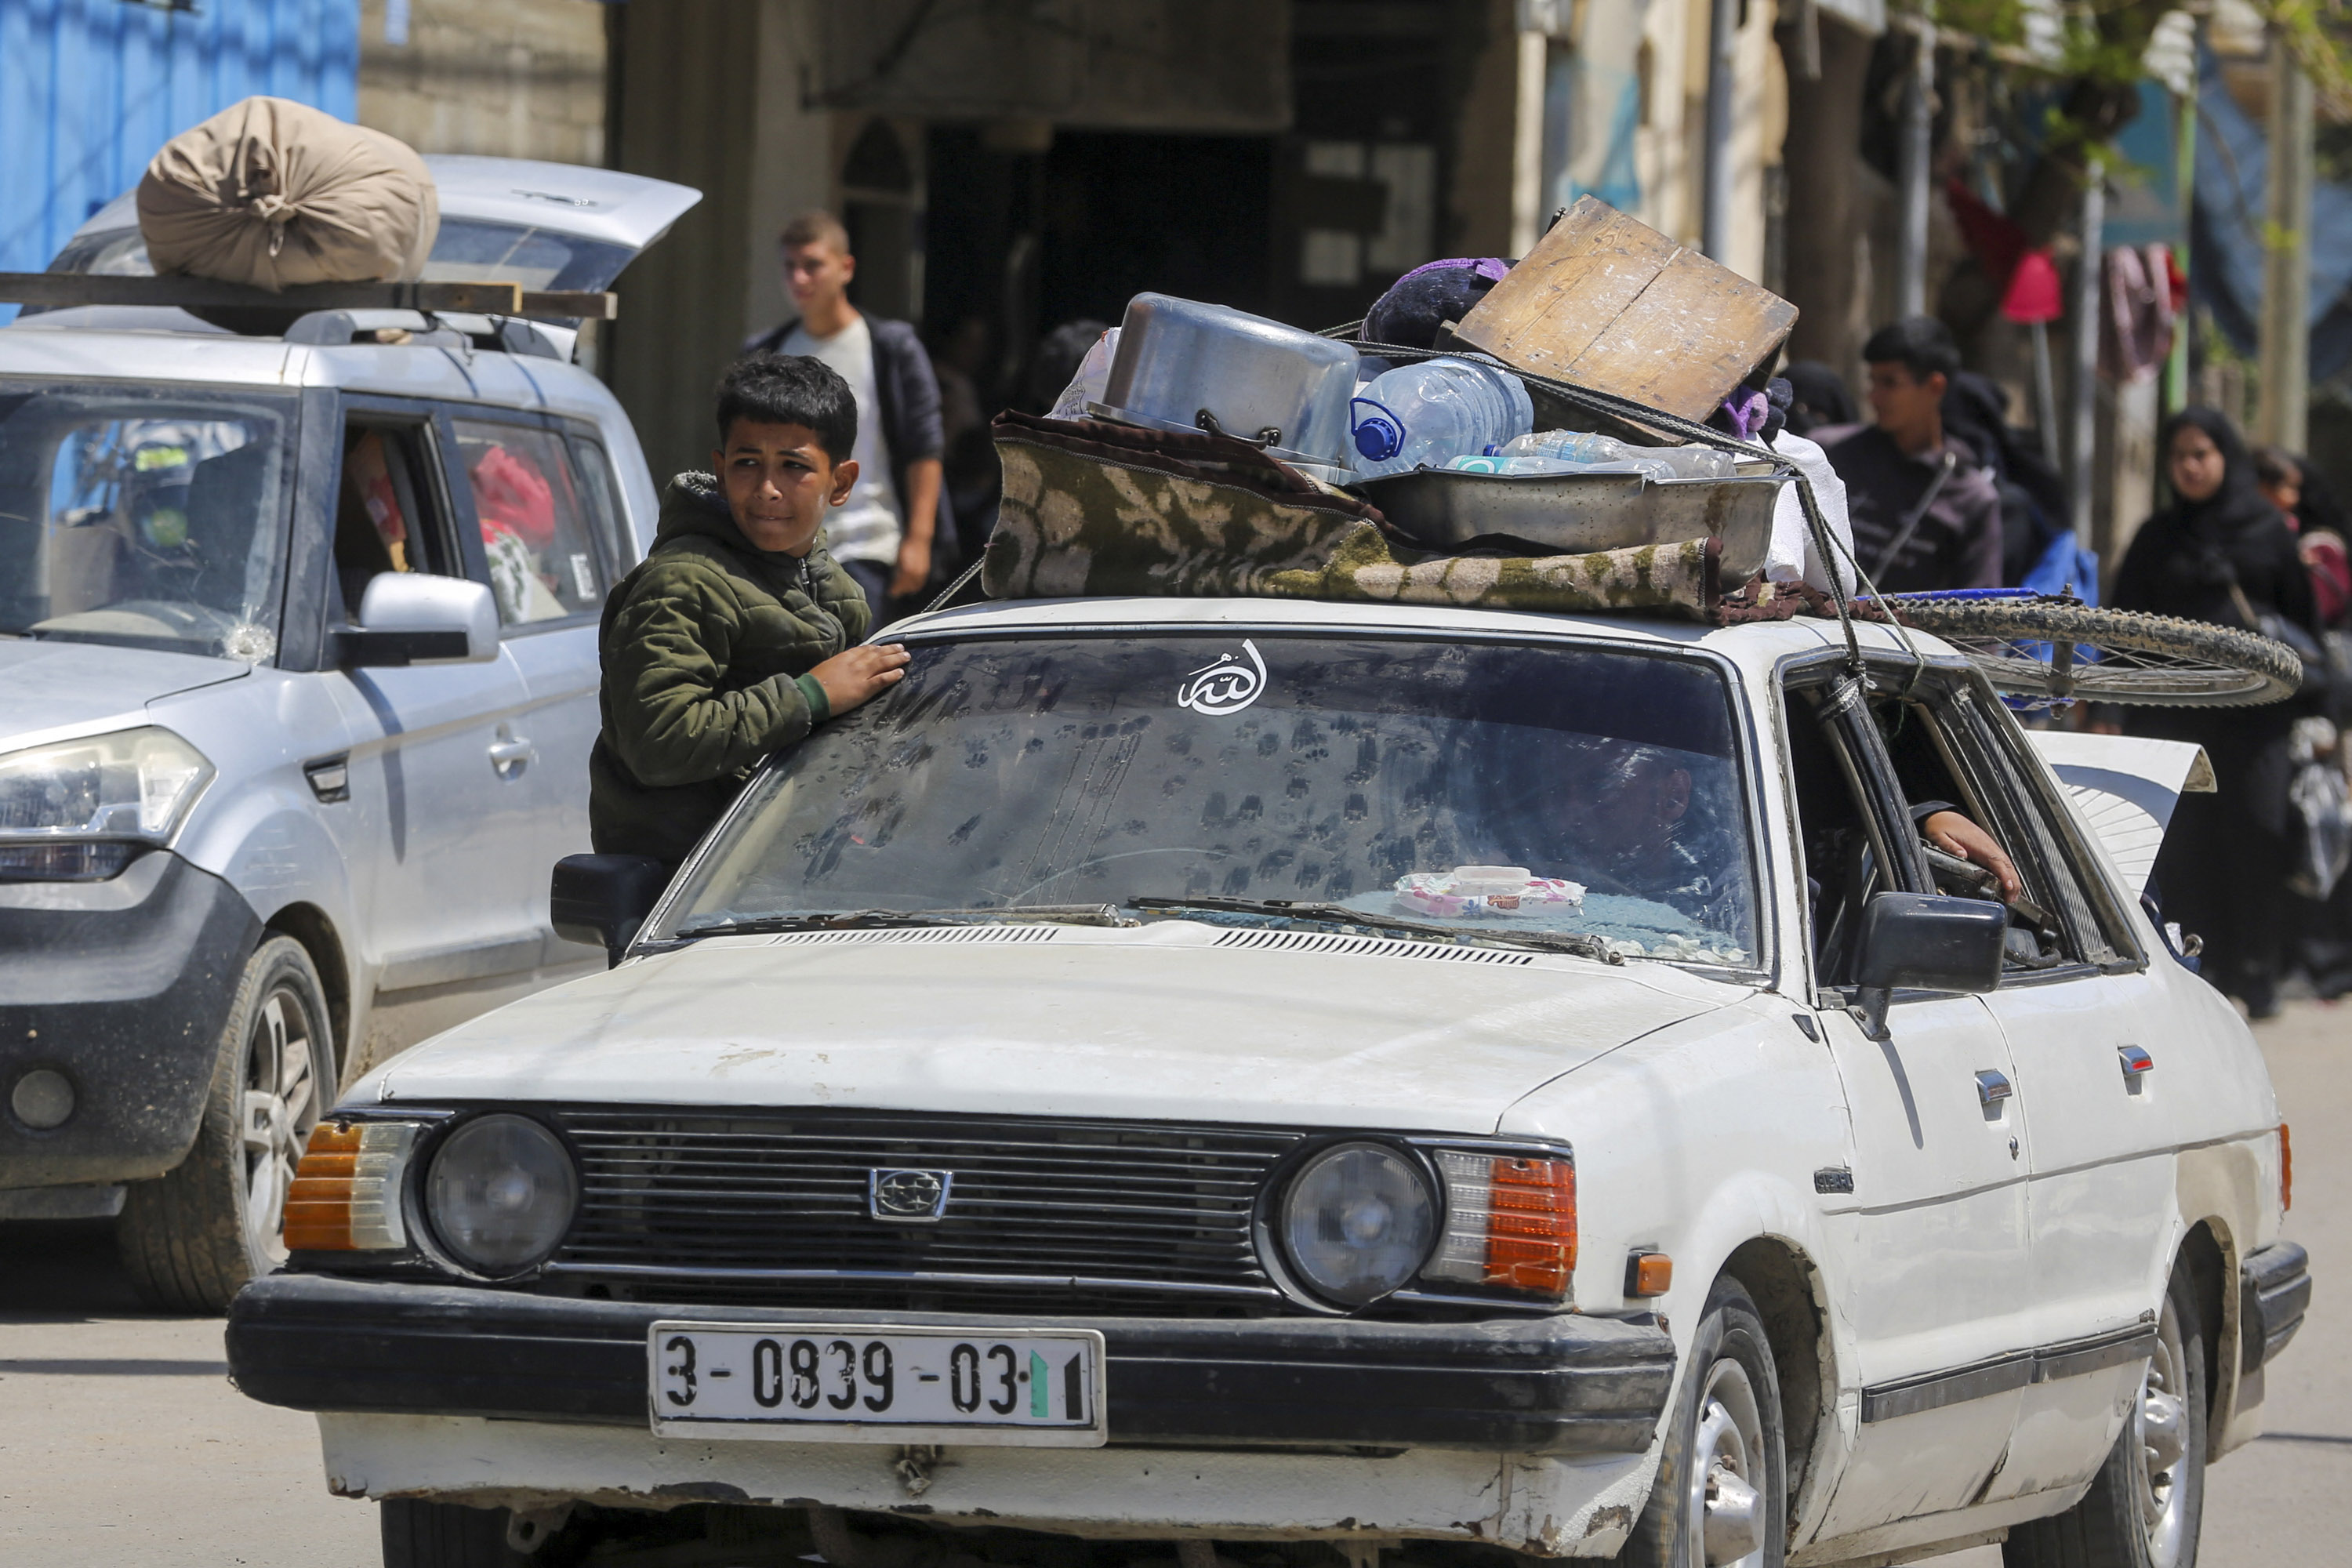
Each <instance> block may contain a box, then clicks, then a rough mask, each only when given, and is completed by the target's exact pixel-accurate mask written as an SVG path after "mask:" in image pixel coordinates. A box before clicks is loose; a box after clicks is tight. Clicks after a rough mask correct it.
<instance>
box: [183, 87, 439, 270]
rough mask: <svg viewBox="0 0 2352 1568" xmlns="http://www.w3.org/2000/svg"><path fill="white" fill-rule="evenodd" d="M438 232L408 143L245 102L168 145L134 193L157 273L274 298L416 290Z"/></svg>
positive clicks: (284, 103)
mask: <svg viewBox="0 0 2352 1568" xmlns="http://www.w3.org/2000/svg"><path fill="white" fill-rule="evenodd" d="M440 230H441V204H440V199H439V197H438V196H437V195H436V194H435V192H434V189H433V176H432V174H430V173H429V172H428V171H427V170H426V169H425V160H423V159H422V158H419V157H418V156H417V155H416V153H415V152H414V151H413V150H411V149H410V148H409V146H408V145H407V143H405V142H400V141H396V140H394V138H392V137H390V136H386V135H385V134H383V132H380V131H370V130H368V129H367V128H366V127H364V126H360V125H352V124H348V123H346V122H345V121H341V120H338V119H336V118H335V117H334V116H333V115H331V114H327V113H324V112H322V111H320V110H316V109H312V108H310V106H309V105H307V104H300V103H294V102H291V101H289V100H286V99H283V98H248V99H247V100H245V101H244V102H242V103H235V104H231V105H230V106H229V107H228V108H226V109H224V110H221V111H220V112H219V113H218V114H215V115H214V116H213V117H212V118H211V119H210V120H207V121H205V122H204V123H203V124H202V125H199V126H196V127H195V128H194V129H193V130H190V131H185V132H182V133H181V134H179V135H177V136H174V137H173V138H172V140H170V141H169V142H165V143H163V151H162V152H160V153H156V154H155V161H154V162H153V163H150V164H148V165H147V174H146V176H145V177H144V178H143V179H142V180H141V181H140V182H139V232H140V233H141V234H142V235H144V236H145V237H146V239H147V255H148V258H149V259H150V260H151V261H152V262H153V263H154V266H155V270H156V271H157V272H158V273H173V272H178V273H193V274H194V275H195V276H196V277H199V278H216V279H222V280H224V281H226V282H231V283H251V284H257V285H258V286H259V287H261V288H264V289H270V290H272V291H273V292H274V291H275V290H277V289H284V288H288V287H289V286H291V285H295V284H300V283H330V282H337V283H362V282H373V281H377V280H383V279H413V278H416V277H418V276H420V275H422V273H423V272H424V270H425V257H426V256H427V255H429V254H430V253H431V251H432V249H433V241H434V238H435V237H436V236H437V235H438V234H439V233H440Z"/></svg>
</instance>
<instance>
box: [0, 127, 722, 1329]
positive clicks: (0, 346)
mask: <svg viewBox="0 0 2352 1568" xmlns="http://www.w3.org/2000/svg"><path fill="white" fill-rule="evenodd" d="M427 162H428V163H431V164H432V165H433V166H434V171H435V174H436V179H437V181H438V183H439V185H440V196H441V207H442V213H443V222H442V227H441V234H440V239H439V242H438V244H437V245H436V248H435V251H434V259H433V262H432V264H431V266H430V267H429V268H428V272H427V277H428V278H441V279H452V278H456V279H490V280H499V281H511V282H517V283H520V284H521V285H522V287H524V288H525V289H584V290H594V289H603V288H604V287H605V286H606V285H607V284H608V283H609V282H610V281H611V280H612V279H613V277H614V274H616V273H618V272H619V271H620V270H621V268H623V267H625V265H626V264H627V263H628V261H629V259H630V258H632V257H633V256H635V254H636V252H637V251H638V250H640V249H642V248H643V247H645V246H646V245H649V244H651V243H652V242H653V241H654V240H655V239H656V238H658V237H660V236H661V235H662V234H663V233H664V232H665V231H666V230H667V228H668V227H669V226H670V224H671V223H672V222H674V221H675V220H676V219H677V216H679V214H681V213H683V212H684V211H685V210H686V209H687V208H688V207H689V206H691V205H693V204H694V203H695V202H696V201H697V200H698V199H699V198H698V194H697V193H696V192H693V191H690V190H688V189H686V188H684V187H682V186H677V185H671V184H664V183H662V182H659V181H654V180H646V179H642V178H638V177H635V176H633V175H626V174H615V173H613V172H610V171H606V170H599V169H587V168H574V167H568V166H563V165H555V164H546V163H521V162H517V161H511V160H503V159H482V158H446V159H429V160H427ZM51 270H52V271H69V272H111V273H138V272H145V271H147V270H149V268H148V266H147V263H146V257H145V252H144V248H143V247H142V245H141V243H140V241H139V235H138V230H137V228H136V226H135V219H134V217H133V216H132V214H131V208H130V202H129V198H128V197H125V198H123V199H121V200H120V201H117V202H115V203H113V204H110V205H109V206H108V207H106V208H104V209H102V210H101V211H100V212H99V213H98V214H97V215H95V216H93V217H92V218H91V219H90V221H89V224H87V225H86V226H84V228H83V230H82V232H81V233H80V234H78V235H77V236H76V237H74V239H73V240H72V241H71V242H70V243H69V244H68V247H66V249H65V250H64V251H63V252H61V253H60V254H59V256H58V260H57V261H56V262H55V263H54V264H53V265H52V268H51ZM215 319H217V320H227V321H229V324H230V325H233V326H237V327H241V328H244V329H246V330H243V331H229V330H227V329H226V327H224V326H222V325H218V324H215V323H214V321H206V320H202V319H199V318H198V317H197V316H196V315H193V314H190V313H188V312H186V311H184V310H177V309H167V308H159V307H153V306H142V307H137V308H124V307H100V306H87V307H76V308H71V309H63V310H47V311H42V312H38V313H32V312H27V313H26V315H24V316H23V317H20V318H19V319H18V320H17V321H16V322H14V323H13V324H11V325H9V326H7V327H5V329H0V1218H45V1217H46V1218H73V1217H90V1216H100V1215H120V1216H121V1217H120V1219H119V1221H118V1235H119V1237H120V1238H121V1252H122V1256H123V1258H124V1261H125V1263H126V1265H127V1266H128V1268H129V1269H130V1271H131V1275H132V1277H133V1279H135V1280H136V1281H137V1282H138V1284H139V1285H140V1287H141V1288H142V1290H143V1291H144V1292H145V1293H146V1294H147V1295H148V1296H150V1297H151V1298H152V1299H153V1300H155V1301H157V1302H158V1303H160V1304H163V1305H166V1306H171V1307H175V1308H180V1309H184V1310H188V1309H198V1310H217V1309H219V1308H221V1307H224V1306H226V1303H227V1301H228V1299H229V1298H230V1297H231V1296H232V1295H234V1294H235V1293H236V1289H237V1287H238V1286H240V1285H242V1284H243V1283H244V1282H245V1281H246V1279H248V1278H249V1277H251V1276H253V1275H255V1274H258V1273H264V1272H267V1271H268V1269H269V1268H271V1267H273V1266H274V1264H275V1262H276V1261H277V1260H278V1259H280V1258H283V1256H284V1253H283V1248H282V1246H281V1244H280V1240H279V1232H280V1227H281V1223H282V1212H283V1208H284V1205H285V1202H286V1197H287V1191H288V1187H289V1184H290V1181H291V1178H292V1175H293V1172H294V1166H295V1163H296V1162H297V1160H298V1159H299V1157H300V1153H301V1151H302V1148H303V1144H304V1142H305V1140H306V1139H307V1138H308V1137H309V1135H310V1129H311V1127H312V1126H313V1125H314V1124H315V1123H316V1122H317V1121H318V1118H319V1113H320V1109H321V1108H322V1107H324V1106H327V1105H330V1104H331V1103H332V1102H333V1100H334V1099H335V1096H336V1092H337V1089H338V1087H339V1086H340V1085H341V1083H343V1082H344V1081H347V1080H348V1079H352V1078H353V1077H355V1076H357V1075H358V1074H359V1073H362V1072H363V1071H365V1070H366V1069H367V1068H369V1067H371V1066H372V1065H373V1064H375V1063H377V1062H381V1061H383V1059H384V1058H387V1057H389V1056H391V1055H392V1054H394V1052H397V1051H399V1050H401V1049H402V1048H403V1047H405V1046H407V1045H409V1044H411V1043H413V1042H414V1041H415V1040H418V1039H420V1038H422V1037H425V1036H426V1035H428V1034H431V1033H434V1032H436V1031H437V1030H439V1029H442V1028H445V1027H446V1026H450V1025H452V1024H455V1023H457V1022H459V1021H461V1020H463V1019H465V1018H467V1017H469V1016H472V1015H474V1014H476V1013H478V1012H480V1011H482V1010H484V1009H486V1008H488V1007H490V1006H493V1005H499V1004H500V1003H503V1002H506V1001H508V1000H510V999H512V998H514V997H517V996H520V995H522V994H526V993H528V992H530V991H533V990H535V989H538V988H539V987H541V986H543V985H547V984H551V983H553V982H554V981H556V980H559V979H562V978H565V977H567V976H569V975H571V974H573V973H579V972H580V971H582V970H584V969H591V968H595V967H599V966H601V964H602V963H603V955H602V954H601V953H599V952H595V951H594V950H593V949H589V948H583V947H580V946H577V945H574V944H572V943H570V942H563V941H562V940H561V939H559V938H558V937H557V936H556V935H555V933H554V931H553V930H552V928H551V925H550V923H549V919H548V891H547V889H548V868H549V867H550V866H551V865H552V864H553V862H554V861H555V860H556V859H557V858H560V857H562V856H563V855H566V854H569V853H572V852H574V851H577V850H583V849H585V848H586V847H588V824H587V805H588V802H587V782H586V781H587V760H588V750H589V746H590V744H591V743H592V742H593V740H594V738H595V734H596V729H597V722H598V720H597V708H596V686H597V658H596V623H597V616H598V613H599V611H600V610H601V608H602V606H603V604H604V595H605V592H606V590H607V589H608V588H609V586H610V585H611V584H613V583H614V581H616V580H617V579H618V578H619V576H620V575H621V574H623V573H624V572H625V571H626V570H627V569H628V568H629V567H630V565H631V564H633V563H635V561H636V560H637V559H638V558H639V557H640V555H641V554H642V552H643V551H644V549H645V547H646V544H648V543H649V542H650V541H651V539H652V534H653V527H654V514H655V494H654V489H653V485H652V483H651V480H650V479H649V478H648V476H647V474H646V464H645V459H644V457H643V456H642V454H641V453H640V452H639V450H638V447H637V442H636V438H635V434H634V433H633V432H632V431H631V429H630V427H629V423H628V420H627V418H626V416H625V415H624V414H623V413H622V411H621V408H620V405H618V404H617V403H615V402H614V399H613V396H612V395H611V394H610V393H609V392H607V391H606V390H605V388H604V385H603V384H600V383H599V382H598V381H597V380H596V379H595V378H594V377H593V375H591V374H589V373H588V372H587V371H586V370H584V369H583V368H582V367H580V366H579V365H577V364H576V363H573V360H574V357H575V355H574V348H575V342H574V339H575V334H574V332H573V331H572V330H571V329H570V328H569V327H568V326H565V325H551V324H546V323H538V322H525V321H514V320H509V319H505V318H486V317H452V316H447V315H437V316H433V317H427V316H425V315H420V314H417V313H415V312H410V311H394V310H373V311H352V310H331V311H315V312H312V313H310V314H307V315H302V316H299V318H292V319H288V320H280V321H275V322H271V323H269V324H268V325H269V329H270V330H269V331H268V332H267V334H266V335H264V334H263V333H257V332H256V331H253V330H251V329H252V327H253V325H254V322H253V321H251V320H250V319H249V318H248V319H245V320H236V319H233V318H220V317H218V316H217V313H215Z"/></svg>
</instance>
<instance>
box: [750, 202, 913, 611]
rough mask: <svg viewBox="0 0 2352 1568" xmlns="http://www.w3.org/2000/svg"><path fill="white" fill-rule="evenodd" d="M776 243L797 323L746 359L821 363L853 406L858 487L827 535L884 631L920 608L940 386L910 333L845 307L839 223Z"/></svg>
mask: <svg viewBox="0 0 2352 1568" xmlns="http://www.w3.org/2000/svg"><path fill="white" fill-rule="evenodd" d="M776 238H777V244H778V246H779V247H781V248H782V252H783V258H782V260H783V269H784V291H785V292H786V293H788V294H790V295H791V296H792V300H793V306H794V307H795V308H797V309H798V310H799V311H800V314H799V315H797V316H794V317H793V318H792V320H790V321H785V322H783V323H782V324H781V325H779V326H777V327H774V328H772V329H771V330H770V331H765V332H761V333H760V334H759V335H758V336H756V337H753V338H751V340H749V341H748V342H745V343H744V345H743V352H744V353H746V354H758V353H768V354H807V355H809V356H810V357H812V358H814V359H818V360H822V361H824V363H826V364H828V365H831V366H832V367H833V369H834V370H835V372H836V373H838V374H839V375H840V376H841V378H842V379H843V380H844V381H845V382H847V383H848V384H849V390H850V392H851V394H852V395H854V396H855V397H856V399H857V455H856V462H857V467H858V478H857V487H856V490H855V491H854V492H853V493H852V494H851V496H850V498H849V501H848V503H847V504H846V505H845V506H843V507H842V508H841V509H840V510H837V511H835V513H834V514H833V516H832V517H831V519H830V520H829V521H827V522H826V524H825V536H826V539H827V541H828V542H829V543H830V544H831V546H832V550H833V554H834V558H835V560H837V561H838V562H840V563H841V565H842V568H843V570H845V571H846V572H847V573H848V574H850V576H852V577H853V578H855V579H856V582H857V585H858V586H859V587H860V588H862V589H864V590H865V592H866V602H867V603H868V604H870V605H872V606H873V610H874V624H875V625H876V626H883V625H886V624H887V623H888V622H889V621H891V620H893V619H895V618H897V616H901V615H905V614H907V613H908V611H909V610H910V609H913V608H917V607H919V605H917V600H918V598H919V595H921V594H922V592H923V590H924V588H925V586H926V585H928V584H929V582H930V579H931V552H932V547H933V544H934V542H935V541H936V539H937V537H938V530H939V523H940V480H941V475H942V468H941V463H940V458H941V456H942V453H943V446H942V443H941V440H940V384H939V379H938V377H937V376H935V375H934V374H932V371H931V361H930V356H929V354H927V353H924V352H923V342H922V340H921V339H920V338H919V337H917V336H916V335H915V329H914V328H912V327H910V326H908V324H907V323H906V322H904V321H888V320H886V319H884V318H883V317H880V316H868V315H866V314H865V313H864V312H862V311H860V310H858V309H857V308H856V306H855V305H852V304H851V303H850V302H849V282H850V279H853V278H855V277H856V275H857V258H856V257H855V256H852V255H851V254H850V252H849V231H848V230H847V229H845V228H844V227H842V226H841V220H840V219H839V218H836V217H835V216H833V215H832V214H831V213H825V212H809V213H803V214H802V215H801V216H798V217H796V218H794V219H793V221H792V222H790V223H788V224H786V225H785V226H784V227H783V232H782V234H780V235H778V236H777V237H776Z"/></svg>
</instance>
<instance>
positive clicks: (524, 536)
mask: <svg viewBox="0 0 2352 1568" xmlns="http://www.w3.org/2000/svg"><path fill="white" fill-rule="evenodd" d="M446 420H447V429H448V432H449V443H448V451H449V453H450V458H451V468H452V472H451V476H450V482H451V485H452V487H453V488H454V489H456V490H457V493H458V496H459V499H460V504H459V509H458V510H459V516H460V525H461V527H463V528H464V530H465V531H466V534H467V546H468V548H469V549H471V550H477V551H478V552H480V559H481V565H482V570H483V572H485V573H486V574H487V580H488V582H489V584H490V587H491V594H492V596H493V597H494V598H495V599H496V600H497V601H498V606H499V637H500V642H501V646H502V647H503V648H504V650H505V653H506V655H507V657H508V658H510V659H512V660H513V661H514V664H515V666H516V668H517V669H518V670H519V671H520V674H521V677H522V682H523V689H524V699H525V700H524V701H523V703H522V704H521V705H520V707H519V708H518V709H517V710H515V711H514V712H513V713H512V714H510V715H509V716H508V717H507V718H506V719H505V720H504V721H502V722H501V725H500V728H499V737H498V739H499V744H500V745H501V746H502V747H504V748H505V749H506V752H507V754H508V755H509V756H510V757H511V758H512V759H513V760H512V762H511V763H510V764H509V766H510V769H511V774H510V776H511V777H512V779H513V782H514V784H515V793H516V795H517V796H518V797H519V798H520V799H521V800H523V801H525V802H527V803H528V807H529V816H528V818H527V820H523V821H520V822H518V823H517V824H516V827H515V831H514V833H513V834H512V836H511V837H509V838H507V839H506V840H505V841H504V842H502V843H501V844H500V845H499V848H498V851H497V864H498V867H499V876H501V877H502V878H505V879H509V881H511V882H512V884H513V885H514V886H515V888H516V889H519V890H520V894H521V896H522V900H523V902H524V905H525V913H526V915H527V918H528V920H529V922H530V926H531V928H532V929H533V930H535V931H538V932H539V933H541V937H542V939H543V941H544V943H545V944H546V946H545V954H544V956H546V957H547V958H548V959H550V960H551V961H554V962H568V961H572V960H579V959H583V958H584V957H586V956H588V954H587V952H586V950H584V949H575V948H574V947H573V946H572V944H570V943H562V942H557V940H556V938H555V936H554V932H553V929H552V927H551V924H550V922H549V919H548V910H547V897H548V873H549V871H550V870H551V868H553V866H554V864H555V862H556V861H558V860H560V859H562V858H563V857H564V856H566V855H573V854H581V853H584V852H585V851H586V850H587V848H588V847H589V844H588V752H589V749H590V748H591V747H592V746H593V745H594V744H595V741H596V731H597V729H598V724H599V719H598V710H597V700H596V696H597V684H598V674H599V672H598V668H597V650H596V632H597V622H598V618H599V616H601V615H602V613H603V611H604V595H605V593H606V591H607V589H608V587H609V586H610V584H611V581H612V565H613V563H612V559H611V550H610V545H609V542H607V541H606V540H604V538H602V537H601V536H600V529H599V526H598V519H597V517H596V513H595V510H594V501H595V497H594V495H593V492H590V491H588V489H587V488H586V485H585V484H584V482H583V479H582V478H581V476H580V474H579V472H578V469H577V467H576V465H575V462H574V459H573V458H572V451H571V449H570V445H569V443H568V442H567V440H566V438H565V433H564V431H563V429H562V426H560V425H559V424H557V423H556V422H554V421H552V420H548V419H542V418H539V417H536V416H530V415H525V414H520V413H515V414H509V413H505V412H502V411H493V410H488V409H482V408H476V407H464V408H456V407H453V408H451V409H448V410H447V411H446Z"/></svg>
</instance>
